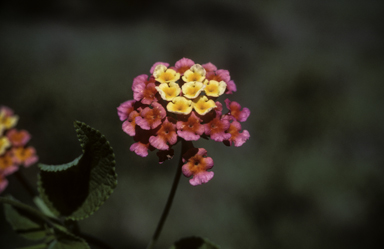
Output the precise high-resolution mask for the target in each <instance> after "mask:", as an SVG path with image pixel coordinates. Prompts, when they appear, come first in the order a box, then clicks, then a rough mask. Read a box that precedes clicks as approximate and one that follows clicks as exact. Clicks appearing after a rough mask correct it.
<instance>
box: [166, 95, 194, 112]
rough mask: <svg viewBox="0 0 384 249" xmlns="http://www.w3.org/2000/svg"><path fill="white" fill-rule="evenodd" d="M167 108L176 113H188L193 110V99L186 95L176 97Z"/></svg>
mask: <svg viewBox="0 0 384 249" xmlns="http://www.w3.org/2000/svg"><path fill="white" fill-rule="evenodd" d="M167 110H168V111H169V112H173V113H176V114H184V115H188V114H190V113H191V111H192V101H191V100H188V99H186V98H184V97H176V98H174V99H173V100H172V102H169V103H168V105H167Z"/></svg>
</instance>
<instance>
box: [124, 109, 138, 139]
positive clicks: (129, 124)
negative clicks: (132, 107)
mask: <svg viewBox="0 0 384 249" xmlns="http://www.w3.org/2000/svg"><path fill="white" fill-rule="evenodd" d="M137 116H140V114H139V113H138V112H137V111H132V112H131V113H130V114H129V116H128V119H127V120H125V121H124V123H123V126H122V128H123V131H124V132H125V133H127V134H128V135H130V136H132V137H133V136H134V135H136V131H135V128H136V122H135V118H136V117H137Z"/></svg>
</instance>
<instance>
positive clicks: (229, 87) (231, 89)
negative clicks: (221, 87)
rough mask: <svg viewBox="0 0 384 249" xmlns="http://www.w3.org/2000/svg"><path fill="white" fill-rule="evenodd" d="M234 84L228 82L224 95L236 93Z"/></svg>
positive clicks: (231, 81)
mask: <svg viewBox="0 0 384 249" xmlns="http://www.w3.org/2000/svg"><path fill="white" fill-rule="evenodd" d="M236 91H237V88H236V84H235V82H233V80H230V81H228V82H227V90H226V91H225V94H232V93H233V92H236Z"/></svg>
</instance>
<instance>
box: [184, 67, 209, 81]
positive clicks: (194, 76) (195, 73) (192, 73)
mask: <svg viewBox="0 0 384 249" xmlns="http://www.w3.org/2000/svg"><path fill="white" fill-rule="evenodd" d="M205 74H206V71H205V69H204V68H203V67H202V66H201V65H200V64H195V65H193V66H192V67H191V68H190V69H188V70H187V71H185V72H184V76H183V80H184V81H185V82H190V81H200V82H203V80H204V79H205Z"/></svg>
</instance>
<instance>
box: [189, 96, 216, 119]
mask: <svg viewBox="0 0 384 249" xmlns="http://www.w3.org/2000/svg"><path fill="white" fill-rule="evenodd" d="M215 107H216V104H215V102H214V101H213V100H212V99H208V98H207V96H201V97H198V98H197V99H195V100H194V101H193V109H195V111H196V112H197V113H198V114H200V115H205V114H207V113H208V112H209V111H211V110H212V109H213V108H215Z"/></svg>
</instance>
